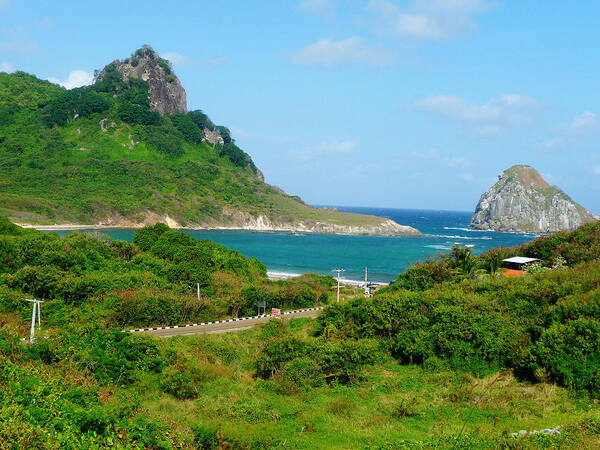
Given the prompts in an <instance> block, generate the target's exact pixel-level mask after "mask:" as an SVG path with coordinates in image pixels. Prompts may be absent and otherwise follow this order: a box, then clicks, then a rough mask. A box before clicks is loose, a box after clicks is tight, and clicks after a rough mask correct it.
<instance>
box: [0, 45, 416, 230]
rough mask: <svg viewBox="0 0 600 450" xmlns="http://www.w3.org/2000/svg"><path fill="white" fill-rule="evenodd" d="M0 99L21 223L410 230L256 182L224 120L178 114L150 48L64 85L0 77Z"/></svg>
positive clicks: (1, 137) (171, 75)
mask: <svg viewBox="0 0 600 450" xmlns="http://www.w3.org/2000/svg"><path fill="white" fill-rule="evenodd" d="M0 106H1V110H0V175H1V176H0V214H1V215H5V216H7V217H9V218H10V219H11V220H13V221H14V222H16V223H19V224H22V225H24V226H34V227H35V226H56V227H63V228H69V227H82V226H86V225H87V226H92V227H133V228H137V227H142V226H145V225H149V224H153V223H155V222H163V223H165V224H167V225H169V226H171V227H177V228H217V229H245V230H255V231H302V232H315V233H341V234H369V235H418V234H420V233H419V231H418V230H416V229H415V228H412V227H409V226H403V225H399V224H397V223H396V222H394V221H392V220H389V219H385V218H380V217H375V216H368V215H361V214H349V213H339V212H337V211H334V210H325V209H318V208H314V207H312V206H310V205H308V204H306V203H305V202H304V201H302V199H300V197H298V196H295V195H289V194H287V193H285V192H284V191H283V190H281V189H280V188H278V187H276V186H271V185H269V184H266V183H265V182H264V176H263V174H262V172H261V171H260V170H259V169H258V168H257V167H256V166H255V164H254V162H253V161H252V158H251V157H250V155H248V154H247V153H245V152H244V151H243V150H242V149H240V148H239V147H238V146H237V145H236V143H235V139H233V138H232V136H231V133H230V131H229V129H228V128H227V127H224V126H218V125H215V124H214V123H213V122H212V121H211V120H210V118H209V117H208V116H207V115H206V114H204V113H203V112H202V111H201V110H195V111H188V108H187V103H186V92H185V90H184V88H183V86H182V84H181V82H180V81H179V79H178V78H177V76H176V74H175V72H174V71H173V68H172V66H171V64H170V63H169V62H168V61H167V60H165V59H163V58H161V57H160V56H159V55H158V54H157V53H156V52H155V51H154V50H153V49H152V48H151V47H149V46H144V47H142V48H140V49H138V50H137V51H135V52H134V53H133V54H132V55H131V56H130V57H128V58H125V59H123V60H118V59H117V60H115V61H113V62H112V63H110V64H108V65H107V66H106V67H104V68H103V69H101V70H98V71H96V79H95V82H94V84H92V85H91V86H85V87H82V88H76V89H71V90H65V89H64V88H61V87H59V86H57V85H54V84H52V83H49V82H47V81H43V80H40V79H38V78H36V77H35V76H32V75H29V74H26V73H24V72H16V73H13V74H6V73H0Z"/></svg>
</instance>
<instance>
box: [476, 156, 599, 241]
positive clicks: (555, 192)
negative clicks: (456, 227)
mask: <svg viewBox="0 0 600 450" xmlns="http://www.w3.org/2000/svg"><path fill="white" fill-rule="evenodd" d="M595 220H598V217H597V216H596V215H594V214H592V213H591V212H590V211H588V210H586V209H585V208H583V207H582V206H580V205H578V204H577V203H575V202H574V201H573V200H571V198H570V197H569V196H568V195H567V194H565V193H564V192H563V191H561V190H560V189H558V188H556V187H552V186H550V184H548V182H547V181H546V180H544V179H543V178H542V176H541V175H540V174H539V173H538V171H537V170H535V169H534V168H533V167H530V166H525V165H516V166H513V167H511V168H509V169H507V170H505V171H504V172H502V173H501V174H500V175H499V176H498V182H497V183H496V184H495V185H494V186H492V187H491V188H490V189H489V190H488V191H487V192H485V193H484V194H483V195H482V196H481V198H480V200H479V203H477V206H476V208H475V214H473V218H472V219H471V228H473V229H477V230H495V231H513V232H519V231H522V232H534V233H548V232H556V231H562V230H570V229H573V228H577V227H579V226H581V225H583V224H584V223H588V222H593V221H595Z"/></svg>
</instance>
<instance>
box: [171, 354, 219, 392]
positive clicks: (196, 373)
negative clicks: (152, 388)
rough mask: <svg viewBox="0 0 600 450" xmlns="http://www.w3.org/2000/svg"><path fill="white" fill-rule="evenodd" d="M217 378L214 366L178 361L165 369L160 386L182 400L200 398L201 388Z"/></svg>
mask: <svg viewBox="0 0 600 450" xmlns="http://www.w3.org/2000/svg"><path fill="white" fill-rule="evenodd" d="M214 377H215V375H214V372H213V369H212V366H209V365H200V364H195V363H192V362H191V361H178V362H177V363H176V364H174V365H171V366H168V367H166V368H165V369H163V371H162V375H161V379H160V386H161V389H162V390H163V391H164V392H167V393H169V394H171V395H172V396H173V397H175V398H178V399H180V400H185V399H192V398H196V397H198V393H199V388H200V387H201V386H202V384H204V383H205V382H207V381H209V380H211V379H213V378H214Z"/></svg>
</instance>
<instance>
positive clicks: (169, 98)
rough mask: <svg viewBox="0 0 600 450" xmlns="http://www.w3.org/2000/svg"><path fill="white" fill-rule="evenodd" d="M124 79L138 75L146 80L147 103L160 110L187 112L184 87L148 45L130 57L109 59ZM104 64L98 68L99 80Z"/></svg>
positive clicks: (137, 76)
mask: <svg viewBox="0 0 600 450" xmlns="http://www.w3.org/2000/svg"><path fill="white" fill-rule="evenodd" d="M112 64H114V65H115V66H116V69H117V70H118V71H119V72H121V75H123V79H124V80H128V79H129V77H131V78H139V79H141V80H144V81H146V82H147V83H148V87H149V91H150V107H151V108H152V109H153V110H155V111H158V112H159V113H161V114H174V113H178V112H179V113H186V112H187V99H186V94H185V89H184V88H183V86H182V85H181V82H180V81H179V78H177V75H175V72H173V70H172V69H171V65H170V63H169V62H168V61H167V60H165V59H163V58H161V57H160V56H159V55H158V54H157V53H156V52H155V51H154V50H152V48H151V47H148V46H145V47H143V48H141V49H139V50H137V51H136V52H135V53H134V54H133V55H131V57H130V58H127V59H124V60H123V61H119V60H118V59H116V60H115V61H113V63H112ZM105 71H106V68H105V69H103V70H102V72H100V74H99V75H98V78H97V81H102V79H103V78H104V74H105Z"/></svg>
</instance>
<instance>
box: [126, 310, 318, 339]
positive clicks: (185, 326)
mask: <svg viewBox="0 0 600 450" xmlns="http://www.w3.org/2000/svg"><path fill="white" fill-rule="evenodd" d="M323 308H324V307H323V306H319V307H317V308H306V309H296V310H294V311H285V312H283V313H281V315H282V316H285V315H289V314H297V313H301V312H306V311H319V310H321V309H323ZM265 317H273V316H272V315H271V314H262V315H260V316H251V317H238V318H236V319H225V320H217V321H214V322H201V323H190V324H187V325H173V326H169V327H155V328H136V329H133V330H123V331H125V332H128V333H139V332H142V331H157V330H173V329H176V328H189V327H202V326H206V325H216V324H219V323H230V322H241V321H243V320H251V319H261V318H265Z"/></svg>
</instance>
